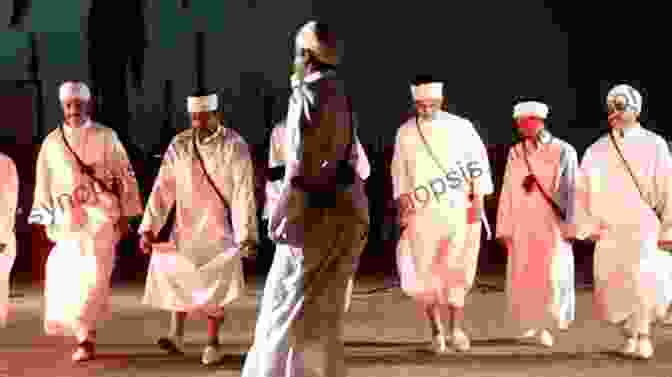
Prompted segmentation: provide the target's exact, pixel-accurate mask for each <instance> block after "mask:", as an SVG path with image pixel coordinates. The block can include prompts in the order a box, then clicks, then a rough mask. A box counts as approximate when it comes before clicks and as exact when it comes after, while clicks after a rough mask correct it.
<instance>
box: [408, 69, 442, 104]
mask: <svg viewBox="0 0 672 377" xmlns="http://www.w3.org/2000/svg"><path fill="white" fill-rule="evenodd" d="M411 95H412V96H413V100H415V101H422V100H429V99H442V98H443V83H442V82H439V81H438V80H436V79H435V78H434V77H432V76H429V75H421V76H416V77H415V79H414V80H413V82H412V83H411Z"/></svg>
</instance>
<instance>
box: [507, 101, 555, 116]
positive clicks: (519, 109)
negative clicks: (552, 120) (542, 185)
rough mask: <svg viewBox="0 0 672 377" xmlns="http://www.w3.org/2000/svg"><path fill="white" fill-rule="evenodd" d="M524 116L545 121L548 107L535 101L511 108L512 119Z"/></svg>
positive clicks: (521, 103)
mask: <svg viewBox="0 0 672 377" xmlns="http://www.w3.org/2000/svg"><path fill="white" fill-rule="evenodd" d="M526 116H533V117H537V118H541V119H546V117H548V105H546V104H544V103H541V102H537V101H526V102H520V103H518V104H517V105H515V106H514V107H513V118H514V119H516V118H520V117H526Z"/></svg>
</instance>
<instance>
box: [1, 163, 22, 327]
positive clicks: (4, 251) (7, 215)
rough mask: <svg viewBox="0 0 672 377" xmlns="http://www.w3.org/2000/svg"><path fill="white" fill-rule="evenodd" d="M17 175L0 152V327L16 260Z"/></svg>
mask: <svg viewBox="0 0 672 377" xmlns="http://www.w3.org/2000/svg"><path fill="white" fill-rule="evenodd" d="M18 200H19V175H18V174H17V172H16V165H15V164H14V161H13V160H12V159H11V157H9V156H7V155H5V154H4V153H0V328H2V327H5V326H6V325H7V318H8V315H9V311H10V305H9V292H10V289H9V288H10V275H11V272H12V267H13V266H14V261H15V260H16V231H15V225H16V207H17V205H18Z"/></svg>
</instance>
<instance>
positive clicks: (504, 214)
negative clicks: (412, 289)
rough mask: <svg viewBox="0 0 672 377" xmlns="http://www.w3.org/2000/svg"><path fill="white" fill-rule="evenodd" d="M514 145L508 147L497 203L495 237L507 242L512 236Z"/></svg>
mask: <svg viewBox="0 0 672 377" xmlns="http://www.w3.org/2000/svg"><path fill="white" fill-rule="evenodd" d="M513 158H514V147H513V146H512V147H511V149H509V154H508V156H507V160H506V168H505V170H504V180H503V182H502V191H501V192H500V194H499V203H498V205H497V228H496V229H497V232H496V237H495V238H497V239H500V240H502V241H503V242H504V243H505V244H507V248H508V243H509V242H510V240H511V239H512V238H513V190H514V187H513V182H511V173H512V169H513Z"/></svg>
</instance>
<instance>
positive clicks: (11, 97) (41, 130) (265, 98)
mask: <svg viewBox="0 0 672 377" xmlns="http://www.w3.org/2000/svg"><path fill="white" fill-rule="evenodd" d="M588 5H589V4H588V3H586V4H582V6H581V7H579V6H577V5H574V6H572V5H571V4H569V3H563V6H562V7H559V6H557V5H555V4H551V2H549V1H540V0H516V1H461V2H447V1H446V2H444V1H426V2H423V1H413V2H405V1H404V2H401V1H400V2H393V1H338V2H336V1H319V2H318V1H308V0H293V1H269V0H266V1H263V0H256V1H254V0H248V1H243V0H237V1H214V0H213V1H185V0H182V1H178V0H161V1H157V0H154V1H151V0H145V1H112V0H81V1H76V0H67V1H66V0H61V1H34V0H33V1H30V0H23V1H19V0H15V1H7V0H0V110H1V113H2V115H3V117H2V118H1V119H0V124H1V125H2V126H1V127H0V137H1V138H2V140H0V142H1V143H2V144H1V145H0V148H1V149H0V150H2V151H3V152H5V153H6V154H8V155H10V156H12V157H13V158H14V160H15V161H16V163H17V166H18V169H19V175H20V179H21V184H22V187H21V190H22V191H21V199H20V201H21V207H22V208H24V209H27V208H30V203H31V200H32V198H31V196H32V181H33V180H34V177H33V175H34V165H33V163H34V159H35V156H36V153H37V151H38V150H39V145H40V143H41V142H42V139H43V138H44V136H45V135H46V134H47V133H48V132H49V131H51V130H52V129H53V128H54V127H56V126H57V124H58V123H59V122H60V121H61V119H62V113H61V110H60V108H59V103H58V86H59V85H60V83H61V82H62V81H63V80H67V79H70V80H72V79H79V80H84V81H86V82H87V83H88V84H89V86H90V87H91V88H92V90H93V94H94V96H95V100H96V109H95V111H96V113H95V118H96V120H97V121H99V122H101V123H104V124H106V125H108V126H110V127H112V128H114V129H115V130H116V131H117V132H118V133H119V135H120V137H121V138H122V141H123V142H124V144H125V145H126V147H127V149H128V151H129V153H130V154H131V157H132V160H133V164H134V167H135V169H136V172H137V174H138V177H139V180H140V181H141V185H142V188H143V191H144V192H145V194H148V193H149V190H150V189H151V183H152V180H153V177H154V175H155V174H156V170H157V168H158V163H159V160H158V159H157V158H155V157H154V156H155V155H157V154H160V153H162V152H163V150H164V148H165V147H166V145H167V143H168V142H169V140H170V139H171V138H172V136H173V135H175V134H176V133H177V132H179V131H180V130H182V129H184V128H185V127H187V126H188V121H187V117H186V115H187V114H186V106H185V105H186V103H185V102H186V96H187V95H189V94H190V93H191V92H192V90H193V89H194V88H195V87H196V86H197V85H198V84H199V82H200V83H203V84H204V85H205V86H206V88H208V89H211V90H217V91H218V92H219V94H220V103H221V104H222V105H221V108H222V111H223V113H224V117H225V119H226V122H227V124H228V125H229V126H231V127H233V128H235V129H236V130H238V131H239V132H240V133H241V134H242V135H243V136H244V137H245V139H246V140H247V141H248V142H249V143H250V144H251V145H252V146H253V149H254V155H255V158H256V159H257V161H258V162H259V166H262V165H264V164H265V161H266V158H267V148H268V138H269V135H270V130H271V127H272V125H273V124H274V123H275V122H277V121H278V120H280V119H281V118H282V116H283V115H284V111H285V110H286V100H287V96H288V93H289V89H288V81H289V75H290V67H291V56H290V53H291V51H292V50H291V48H292V35H293V33H294V32H295V31H296V29H297V28H298V27H299V26H301V25H302V24H303V23H305V22H306V21H307V20H308V19H310V18H321V19H323V20H325V21H327V22H330V23H331V24H333V25H334V26H335V27H336V29H337V31H338V32H339V35H341V36H342V39H343V40H344V47H345V58H344V63H343V66H342V69H341V70H342V74H343V75H344V76H345V77H346V78H347V81H348V87H349V88H350V90H351V96H352V98H353V105H354V108H355V110H356V112H357V113H358V117H359V119H360V130H359V132H360V137H361V139H362V142H363V143H364V144H365V149H366V151H367V153H368V154H369V159H370V160H371V162H372V165H373V175H372V177H371V179H370V181H369V183H368V187H367V189H368V190H369V192H370V193H371V210H372V219H373V221H374V224H373V227H372V233H371V240H370V242H369V245H368V247H367V250H366V252H365V254H364V256H363V260H362V265H361V267H360V273H362V274H374V273H381V274H382V273H386V274H387V273H394V269H395V265H394V263H395V262H394V252H395V250H394V248H395V240H394V238H395V237H394V234H393V233H392V232H391V229H392V227H390V226H389V224H390V221H389V220H390V218H391V216H393V213H392V212H390V211H388V210H386V200H388V199H389V195H390V193H391V187H390V185H391V183H390V181H389V160H390V157H391V151H392V148H393V143H394V136H395V133H396V129H397V128H398V126H399V125H400V124H401V122H402V121H403V120H404V116H405V115H406V114H407V112H408V109H409V105H410V92H409V88H408V80H409V79H410V78H411V77H412V76H413V75H415V74H417V73H431V74H434V75H436V76H437V77H439V78H441V79H442V80H444V82H445V87H446V89H445V94H446V96H447V104H448V110H449V111H451V112H454V113H456V114H459V115H461V116H465V117H467V118H469V119H470V120H472V121H473V122H474V124H475V126H476V128H477V129H478V131H479V133H480V134H481V136H482V138H483V140H484V141H485V142H486V143H487V144H488V146H489V150H490V154H491V163H492V165H493V167H494V169H495V175H496V183H497V185H499V183H500V181H501V173H502V172H503V167H504V165H503V164H504V160H503V159H505V158H506V153H507V148H508V145H509V143H510V141H511V137H512V130H511V126H512V120H511V112H512V106H513V104H514V103H515V102H516V101H517V100H518V99H520V98H529V97H533V98H538V99H541V100H543V101H545V102H546V103H548V104H549V105H550V107H551V113H550V119H549V122H548V123H549V127H550V129H551V131H552V132H553V133H554V134H555V135H556V136H558V137H560V138H563V139H565V140H567V141H569V142H570V143H571V144H572V145H574V146H575V147H576V149H577V151H578V152H579V155H582V153H583V151H584V150H585V148H586V147H587V146H588V145H589V144H590V143H592V142H593V141H594V140H595V139H596V138H597V137H598V136H599V135H600V134H601V133H602V132H603V131H604V130H605V129H606V124H605V123H604V121H603V119H604V118H605V116H604V112H603V107H604V105H603V104H604V97H605V95H606V92H607V91H608V89H609V88H610V87H611V86H613V85H615V84H617V83H620V82H623V81H625V82H629V83H631V84H632V85H633V86H635V87H637V88H638V89H640V91H641V93H642V95H643V97H644V114H643V116H642V118H643V122H644V124H645V125H646V126H647V127H649V128H653V129H655V130H657V131H659V132H660V133H662V134H663V135H665V136H667V134H669V131H667V130H666V129H664V128H662V127H658V124H657V123H656V122H654V121H655V118H654V117H653V116H651V115H650V114H652V113H653V111H655V109H657V108H658V109H661V108H662V101H663V100H664V98H666V97H665V96H664V95H663V92H662V90H661V89H662V86H663V85H662V84H661V83H660V82H661V80H660V79H662V78H663V77H664V76H663V75H661V76H654V75H653V74H652V68H653V66H654V65H655V64H656V63H657V62H659V61H661V60H662V59H663V58H661V56H663V54H664V52H659V50H658V49H657V47H656V48H649V47H647V46H646V44H647V43H649V42H651V43H654V44H655V43H656V42H655V38H656V36H657V35H658V34H656V30H655V27H656V26H657V25H659V26H660V28H661V29H662V28H663V27H664V24H660V23H657V22H656V21H654V20H653V19H652V18H651V19H649V18H644V21H645V22H646V23H648V24H649V27H648V28H645V29H642V26H641V24H639V23H638V24H637V26H634V25H628V22H629V20H638V21H642V17H651V14H653V13H649V14H644V13H646V11H644V12H643V14H644V15H639V13H636V12H634V10H632V9H627V10H626V9H622V8H618V7H616V6H614V7H612V8H609V7H607V8H604V9H596V10H590V8H588V7H587V6H588ZM636 10H638V11H642V9H641V8H637V9H636ZM624 25H628V27H626V26H624ZM570 41H571V47H572V48H571V50H570ZM199 43H202V44H199ZM642 76H645V77H651V79H650V80H651V81H646V82H645V81H642V80H627V79H626V80H612V79H603V78H605V77H642ZM656 79H658V80H656ZM658 113H659V114H662V111H661V110H658ZM260 172H261V170H260ZM381 192H385V193H386V195H385V196H387V198H385V197H384V196H383V195H380V193H381ZM145 198H146V197H145ZM496 201H497V198H496V196H495V197H493V198H491V199H490V201H489V202H488V207H489V208H488V210H489V212H488V215H489V217H490V220H491V223H492V225H493V226H494V223H495V216H494V215H495V208H496ZM260 204H261V203H260ZM25 215H26V214H25V213H23V214H20V215H19V224H18V225H17V231H18V232H19V260H18V262H17V265H16V268H15V273H16V275H17V276H18V277H25V278H26V279H38V280H39V278H40V277H41V275H42V272H43V264H44V260H45V258H46V255H47V253H48V244H47V243H46V241H45V240H44V238H43V237H42V236H41V235H40V234H39V232H36V230H35V229H32V228H30V227H29V226H27V225H26V224H25V217H26V216H25ZM386 219H387V220H386ZM493 230H494V229H493ZM262 233H263V232H262ZM134 243H135V240H134V239H130V240H127V241H125V242H123V243H122V245H121V247H120V249H119V262H120V264H119V268H117V272H116V274H115V279H121V280H136V279H137V280H141V279H142V278H143V276H144V271H145V267H146V263H147V258H146V257H142V256H138V254H137V251H136V250H135V249H134ZM269 246H270V244H269V243H268V242H267V241H266V242H265V243H264V249H263V250H262V252H261V254H260V257H259V259H258V260H257V262H256V264H254V263H248V264H247V265H246V267H247V269H248V270H250V271H261V272H265V271H266V270H267V268H268V266H269V263H270V261H271V257H272V248H270V247H269ZM575 249H576V250H575V251H576V258H577V264H578V266H579V267H578V269H579V271H578V274H579V275H580V279H584V280H586V279H590V276H589V275H590V272H591V268H592V267H591V263H590V262H591V259H592V255H591V253H592V247H591V245H590V244H581V245H577V247H576V248H575ZM504 264H505V256H504V253H503V251H502V250H501V249H500V248H499V247H498V246H497V245H496V244H495V243H493V242H485V243H484V244H483V249H482V252H481V260H480V265H479V271H481V272H496V273H503V271H504Z"/></svg>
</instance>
